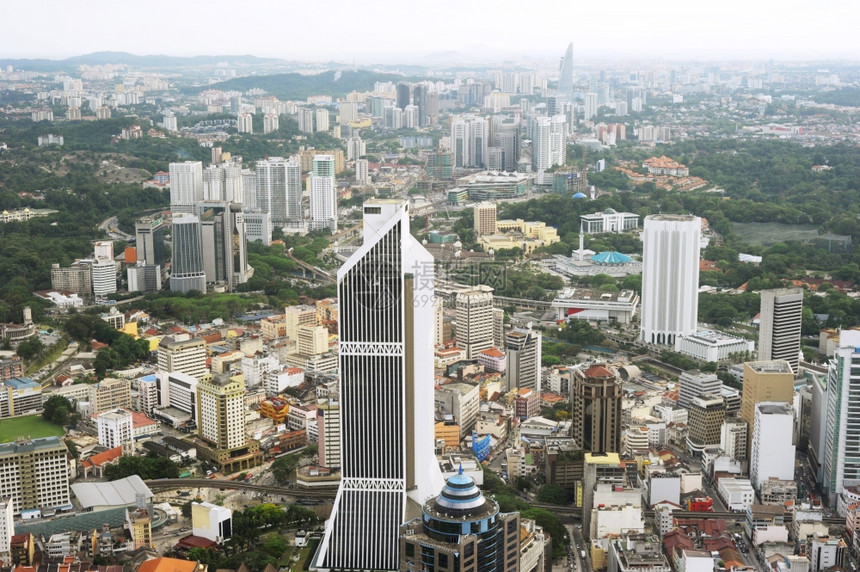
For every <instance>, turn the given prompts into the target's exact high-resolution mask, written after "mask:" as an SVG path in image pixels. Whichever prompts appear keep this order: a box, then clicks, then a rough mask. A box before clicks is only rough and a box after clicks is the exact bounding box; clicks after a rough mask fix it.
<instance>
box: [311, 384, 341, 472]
mask: <svg viewBox="0 0 860 572" xmlns="http://www.w3.org/2000/svg"><path fill="white" fill-rule="evenodd" d="M340 429H341V416H340V396H339V395H338V394H337V393H329V394H328V395H327V396H325V397H322V398H320V399H317V439H318V448H317V450H318V451H319V464H320V466H323V467H326V468H327V469H332V470H338V469H340V466H341V462H342V461H341V458H342V455H341V450H340V441H341V435H340Z"/></svg>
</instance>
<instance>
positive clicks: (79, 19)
mask: <svg viewBox="0 0 860 572" xmlns="http://www.w3.org/2000/svg"><path fill="white" fill-rule="evenodd" d="M858 24H860V5H858V4H857V3H856V2H855V1H854V0H815V1H809V0H780V1H778V2H777V1H774V0H719V1H702V0H654V1H648V0H607V1H604V0H590V1H589V0H543V1H542V0H532V1H526V0H418V1H415V0H364V1H358V0H351V1H345V0H329V1H327V2H321V1H313V0H310V1H309V0H254V1H250V2H237V1H235V0H232V1H230V2H225V1H221V0H209V1H205V2H204V1H197V0H170V1H167V0H144V1H142V2H131V1H128V0H111V1H107V0H74V1H69V0H27V1H21V2H13V1H11V0H10V1H4V2H2V3H0V57H51V58H59V57H67V56H72V55H80V54H86V53H90V52H95V51H102V50H112V51H126V52H131V53H134V54H140V55H145V54H167V55H200V54H206V55H221V54H251V55H256V56H270V57H283V58H288V59H297V60H310V61H321V60H326V59H338V60H341V61H347V62H349V61H352V60H355V61H357V62H358V63H372V62H386V63H391V62H402V63H411V62H415V63H422V57H423V56H427V55H433V54H439V53H442V52H459V53H461V54H463V55H464V56H467V57H471V58H472V59H477V58H480V59H491V60H497V61H499V60H503V59H517V58H519V57H523V58H543V57H547V56H549V57H554V58H557V57H560V56H561V55H562V54H563V53H564V50H565V48H566V47H567V44H568V42H570V41H573V43H574V49H575V52H576V54H578V56H581V57H582V58H583V59H594V58H601V57H607V58H619V57H620V58H642V57H664V58H670V59H692V58H706V59H717V58H736V59H747V58H749V59H764V58H776V59H818V58H843V59H860V40H858V39H857V35H856V34H857V29H858Z"/></svg>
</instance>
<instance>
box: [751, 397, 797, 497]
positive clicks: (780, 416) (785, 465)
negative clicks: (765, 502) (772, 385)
mask: <svg viewBox="0 0 860 572" xmlns="http://www.w3.org/2000/svg"><path fill="white" fill-rule="evenodd" d="M794 449H795V447H794V409H793V408H792V406H791V404H790V403H781V402H780V403H777V402H773V401H763V402H761V403H756V406H755V428H754V429H753V437H752V446H751V447H750V480H751V481H752V485H753V487H754V488H755V489H756V490H757V491H758V490H760V489H761V485H762V483H763V482H765V481H767V480H768V479H770V478H776V479H779V480H782V481H793V480H794Z"/></svg>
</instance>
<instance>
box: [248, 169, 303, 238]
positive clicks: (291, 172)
mask: <svg viewBox="0 0 860 572" xmlns="http://www.w3.org/2000/svg"><path fill="white" fill-rule="evenodd" d="M255 184H256V193H255V194H256V203H255V204H256V208H258V209H260V210H261V211H263V212H264V213H268V214H269V217H270V219H271V223H272V224H273V225H276V226H281V225H284V224H286V223H287V222H290V221H300V220H302V215H303V211H302V166H301V164H300V163H299V162H298V161H297V160H296V159H295V158H293V157H291V158H290V159H289V160H286V159H284V158H283V157H269V158H268V159H264V160H260V161H257V164H256V178H255Z"/></svg>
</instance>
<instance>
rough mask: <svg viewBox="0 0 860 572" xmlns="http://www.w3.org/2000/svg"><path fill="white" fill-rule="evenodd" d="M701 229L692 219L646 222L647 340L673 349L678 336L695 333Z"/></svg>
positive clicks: (663, 217)
mask: <svg viewBox="0 0 860 572" xmlns="http://www.w3.org/2000/svg"><path fill="white" fill-rule="evenodd" d="M701 229H702V221H701V219H700V218H699V217H697V216H693V215H670V214H659V215H650V216H647V217H645V224H644V230H643V232H642V242H643V245H644V249H643V254H642V260H643V264H644V267H643V269H642V326H641V337H640V339H641V340H642V341H644V342H646V343H651V344H660V345H670V346H674V345H675V338H676V337H677V336H683V335H691V334H695V333H696V320H697V317H698V305H699V238H700V235H701Z"/></svg>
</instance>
